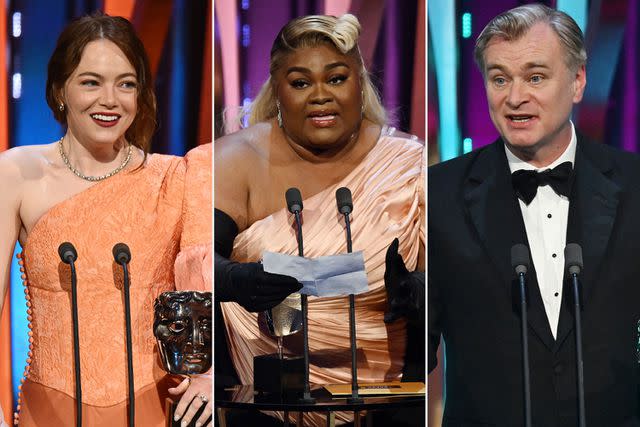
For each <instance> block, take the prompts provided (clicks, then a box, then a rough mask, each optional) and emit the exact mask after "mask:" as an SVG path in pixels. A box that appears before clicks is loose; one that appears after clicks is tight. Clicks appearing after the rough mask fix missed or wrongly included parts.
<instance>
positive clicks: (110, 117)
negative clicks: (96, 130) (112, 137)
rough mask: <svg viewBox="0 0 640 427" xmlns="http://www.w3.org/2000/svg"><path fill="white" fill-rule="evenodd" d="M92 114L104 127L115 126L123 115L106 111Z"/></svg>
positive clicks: (97, 122) (95, 120)
mask: <svg viewBox="0 0 640 427" xmlns="http://www.w3.org/2000/svg"><path fill="white" fill-rule="evenodd" d="M90 116H91V119H93V121H94V123H96V124H97V125H99V126H102V127H111V126H115V125H116V124H117V123H118V122H119V121H120V117H121V116H120V114H116V113H104V112H99V113H92V114H90Z"/></svg>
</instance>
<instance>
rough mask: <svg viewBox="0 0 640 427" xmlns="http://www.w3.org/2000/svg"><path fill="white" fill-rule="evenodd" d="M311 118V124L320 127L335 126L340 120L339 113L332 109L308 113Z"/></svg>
mask: <svg viewBox="0 0 640 427" xmlns="http://www.w3.org/2000/svg"><path fill="white" fill-rule="evenodd" d="M307 118H308V119H309V120H311V124H312V125H313V126H315V127H318V128H327V127H331V126H335V124H336V123H337V122H338V113H337V112H335V111H332V110H319V111H312V112H311V113H309V114H308V115H307Z"/></svg>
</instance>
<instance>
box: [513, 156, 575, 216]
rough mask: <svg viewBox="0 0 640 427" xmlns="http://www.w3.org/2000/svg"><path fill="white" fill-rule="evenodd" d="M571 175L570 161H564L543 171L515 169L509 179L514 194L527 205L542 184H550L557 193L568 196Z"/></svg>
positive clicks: (572, 175) (571, 180)
mask: <svg viewBox="0 0 640 427" xmlns="http://www.w3.org/2000/svg"><path fill="white" fill-rule="evenodd" d="M573 177H574V174H573V166H572V165H571V162H564V163H561V164H559V165H558V166H556V167H555V168H553V169H547V170H545V171H544V172H538V171H535V170H518V171H515V172H514V173H512V174H511V181H512V183H513V189H514V190H515V191H516V195H517V196H518V197H519V198H520V199H521V200H522V201H523V202H524V203H525V204H527V205H528V204H529V203H531V201H532V200H533V198H534V197H536V193H537V192H538V187H539V186H542V185H550V186H551V188H553V191H555V192H556V193H558V194H559V195H561V196H565V197H569V195H570V194H571V185H572V184H573Z"/></svg>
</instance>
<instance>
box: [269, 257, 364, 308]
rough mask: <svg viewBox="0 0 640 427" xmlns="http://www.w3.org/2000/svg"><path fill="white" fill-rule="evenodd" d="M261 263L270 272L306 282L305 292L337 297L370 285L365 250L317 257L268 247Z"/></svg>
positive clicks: (318, 295) (360, 291) (304, 284)
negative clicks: (281, 252)
mask: <svg viewBox="0 0 640 427" xmlns="http://www.w3.org/2000/svg"><path fill="white" fill-rule="evenodd" d="M262 266H263V268H264V271H266V272H268V273H276V274H286V275H287V276H291V277H294V278H295V279H296V280H298V281H299V282H300V283H302V285H303V287H302V289H301V290H300V293H302V294H307V295H313V296H317V297H335V296H341V295H349V294H360V293H362V292H366V291H367V290H368V289H369V286H368V284H367V273H366V272H365V270H364V256H363V254H362V251H358V252H352V253H350V254H340V255H329V256H322V257H318V258H303V257H299V256H293V255H285V254H280V253H276V252H269V251H265V252H263V253H262Z"/></svg>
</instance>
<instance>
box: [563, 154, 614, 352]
mask: <svg viewBox="0 0 640 427" xmlns="http://www.w3.org/2000/svg"><path fill="white" fill-rule="evenodd" d="M590 150H591V148H590V147H589V146H588V145H584V144H582V145H581V144H580V143H578V147H577V149H576V160H575V171H576V176H575V181H574V184H573V189H572V192H571V198H570V204H569V218H568V221H567V243H578V244H579V245H580V246H582V259H583V263H584V269H583V270H582V273H581V275H580V283H581V286H582V303H583V312H584V311H585V310H589V296H590V294H591V293H592V291H593V287H594V286H595V285H596V284H595V281H596V278H598V276H599V274H598V273H599V270H600V268H601V266H602V262H603V259H604V252H605V249H606V248H607V245H608V243H609V238H610V236H611V231H612V229H613V224H614V220H615V217H616V212H617V209H618V203H619V200H620V193H621V189H620V187H619V186H618V185H617V184H616V183H615V182H613V181H612V180H611V179H609V176H610V175H611V173H612V170H613V164H612V162H611V159H609V158H608V157H606V156H603V155H602V154H600V155H598V154H597V153H594V155H591V156H589V155H588V154H589V153H590ZM564 286H565V287H569V286H572V285H571V282H569V281H565V283H564ZM569 291H572V289H565V290H564V295H568V293H567V292H569ZM571 294H572V292H571ZM572 312H573V303H572V301H571V299H567V298H564V297H563V301H562V307H561V308H560V320H559V323H558V335H557V340H556V349H558V348H559V347H560V346H561V345H562V343H563V341H564V340H565V339H566V337H567V335H568V334H569V332H570V331H571V330H573V328H574V320H573V314H572Z"/></svg>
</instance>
